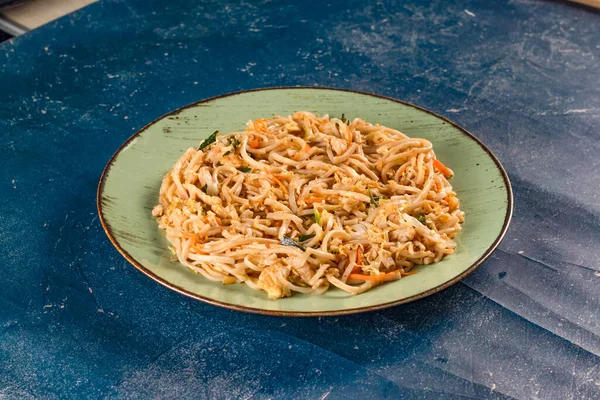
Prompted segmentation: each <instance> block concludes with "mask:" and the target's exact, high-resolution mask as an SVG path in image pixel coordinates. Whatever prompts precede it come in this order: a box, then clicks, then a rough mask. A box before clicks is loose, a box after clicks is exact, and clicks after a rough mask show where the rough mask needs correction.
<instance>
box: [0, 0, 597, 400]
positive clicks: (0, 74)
mask: <svg viewBox="0 0 600 400" xmlns="http://www.w3.org/2000/svg"><path fill="white" fill-rule="evenodd" d="M599 28H600V13H598V12H597V11H593V10H591V9H586V8H584V7H578V6H573V5H571V4H569V3H563V2H558V1H541V0H539V1H538V0H514V1H487V0H461V1H457V2H443V1H433V2H430V1H416V0H411V1H404V2H402V1H393V0H384V1H356V0H346V1H341V0H332V1H330V2H326V3H322V2H318V1H315V0H311V1H305V2H297V1H292V0H283V1H279V2H275V1H269V0H263V1H256V2H243V1H231V0H228V1H222V2H218V1H206V2H196V1H192V0H181V1H175V2H171V1H141V0H128V1H101V2H100V3H96V4H94V5H92V6H90V7H87V8H85V9H83V10H80V11H78V12H76V13H75V14H72V15H69V16H67V17H65V18H62V19H60V20H58V21H56V22H53V23H51V24H49V25H46V26H44V27H42V28H40V29H37V30H35V31H33V32H30V33H28V34H26V35H24V36H22V37H19V38H16V39H12V40H11V41H9V42H5V43H4V44H2V45H0V92H1V97H0V98H1V99H2V107H0V165H1V168H0V200H1V204H2V205H1V207H0V271H1V273H0V288H1V289H0V398H9V399H11V398H18V399H27V398H113V397H119V398H150V397H153V398H157V397H160V398H163V397H164V398H176V399H180V398H185V397H193V398H245V399H247V398H261V399H262V398H315V399H323V398H328V399H334V398H386V397H387V398H431V399H439V398H444V399H445V398H542V399H544V398H546V399H550V398H554V399H579V398H600V290H599V289H600V250H599V246H598V245H599V242H600V240H599V238H600V201H599V200H600V174H599V173H598V170H599V169H600V163H599V162H598V159H599V157H598V153H599V151H600V78H599V77H600V36H598V30H599ZM280 85H319V86H333V87H341V88H348V89H358V90H364V91H369V92H374V93H378V94H382V95H387V96H392V97H396V98H399V99H402V100H406V101H410V102H413V103H415V104H418V105H420V106H423V107H426V108H429V109H431V110H433V111H435V112H437V113H440V114H442V115H445V116H447V117H449V118H450V119H452V120H454V121H456V122H457V123H459V124H461V125H462V126H464V127H465V128H467V129H468V130H470V131H471V132H473V133H474V134H475V135H476V136H478V137H479V138H481V139H482V140H483V141H484V142H485V143H486V144H487V145H488V146H489V147H490V148H491V149H492V150H493V151H494V152H495V153H496V155H497V156H498V157H499V158H500V160H501V161H502V162H503V163H504V165H505V166H506V168H507V171H508V173H509V175H510V178H511V180H512V182H513V187H514V191H515V200H516V208H515V215H514V218H513V223H512V225H511V228H510V230H509V233H508V235H507V237H506V238H505V240H504V241H503V243H502V244H501V245H500V249H499V250H498V251H497V252H496V253H495V254H494V256H493V257H492V258H491V259H490V260H488V261H487V262H486V263H485V264H484V265H482V266H481V267H480V268H479V269H478V270H477V271H475V272H474V273H473V274H472V275H471V276H469V277H468V278H467V279H466V280H464V281H463V282H462V283H460V284H457V285H455V286H453V287H451V288H449V289H447V290H445V291H443V292H441V293H438V294H436V295H433V296H431V297H428V298H426V299H424V300H421V301H418V302H415V303H411V304H407V305H403V306H399V307H395V308H392V309H388V310H384V311H378V312H373V313H367V314H363V315H355V316H348V317H339V318H308V319H284V318H276V317H263V316H256V315H248V314H242V313H238V312H235V311H229V310H224V309H220V308H216V307H212V306H209V305H205V304H202V303H200V302H197V301H194V300H191V299H188V298H185V297H183V296H181V295H179V294H177V293H174V292H171V291H169V290H168V289H166V288H164V287H162V286H160V285H158V284H157V283H155V282H154V281H152V280H150V279H148V278H146V277H145V276H144V275H142V274H141V273H139V272H138V271H137V270H135V269H134V268H133V267H131V266H130V265H129V264H128V263H127V262H126V261H125V260H124V259H123V258H122V257H121V256H120V255H119V253H117V251H116V250H115V249H114V248H113V247H112V245H111V244H110V242H109V241H108V239H107V238H106V236H105V234H104V232H103V231H102V228H101V226H100V224H99V222H98V217H97V212H96V207H95V195H96V185H97V183H98V179H99V177H100V174H101V172H102V169H103V167H104V165H105V164H106V162H107V161H108V159H109V158H110V156H111V155H112V154H113V152H114V151H115V150H116V149H117V148H118V146H119V145H120V144H121V143H122V142H123V141H125V140H126V138H127V137H129V136H130V135H131V134H132V133H134V132H135V131H136V130H137V129H138V128H140V127H142V126H143V125H145V124H146V123H147V122H149V121H151V120H153V119H155V118H156V117H158V116H160V115H162V114H164V113H166V112H168V111H170V110H171V109H173V108H176V107H179V106H182V105H185V104H187V103H190V102H194V101H196V100H199V99H202V98H206V97H209V96H214V95H219V94H223V93H226V92H231V91H236V90H242V89H250V88H256V87H266V86H280Z"/></svg>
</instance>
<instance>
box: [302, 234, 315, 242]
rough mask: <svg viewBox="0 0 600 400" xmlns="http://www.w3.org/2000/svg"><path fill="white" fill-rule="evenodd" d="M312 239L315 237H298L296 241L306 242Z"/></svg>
mask: <svg viewBox="0 0 600 400" xmlns="http://www.w3.org/2000/svg"><path fill="white" fill-rule="evenodd" d="M314 237H315V235H300V237H299V238H298V241H299V242H306V241H307V240H308V239H312V238H314Z"/></svg>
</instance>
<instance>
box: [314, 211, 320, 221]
mask: <svg viewBox="0 0 600 400" xmlns="http://www.w3.org/2000/svg"><path fill="white" fill-rule="evenodd" d="M314 216H315V222H316V223H317V225H321V214H320V213H319V210H317V209H316V208H315V212H314Z"/></svg>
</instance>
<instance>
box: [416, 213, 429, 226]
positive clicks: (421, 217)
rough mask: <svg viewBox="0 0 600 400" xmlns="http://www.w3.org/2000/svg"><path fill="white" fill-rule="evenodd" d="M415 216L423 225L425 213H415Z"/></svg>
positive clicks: (425, 220)
mask: <svg viewBox="0 0 600 400" xmlns="http://www.w3.org/2000/svg"><path fill="white" fill-rule="evenodd" d="M416 218H417V221H419V222H420V223H422V224H423V225H425V223H426V222H427V219H425V214H419V215H417V217H416Z"/></svg>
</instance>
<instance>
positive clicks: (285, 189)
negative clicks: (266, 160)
mask: <svg viewBox="0 0 600 400" xmlns="http://www.w3.org/2000/svg"><path fill="white" fill-rule="evenodd" d="M265 172H266V173H267V174H268V175H270V176H271V178H273V179H274V180H275V182H277V184H278V185H279V186H280V187H281V189H282V190H283V191H284V192H285V195H286V196H287V195H288V193H289V192H288V190H287V187H285V185H284V184H283V183H281V181H280V180H279V179H277V178H276V177H275V175H273V174H272V173H270V172H269V171H265Z"/></svg>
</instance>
